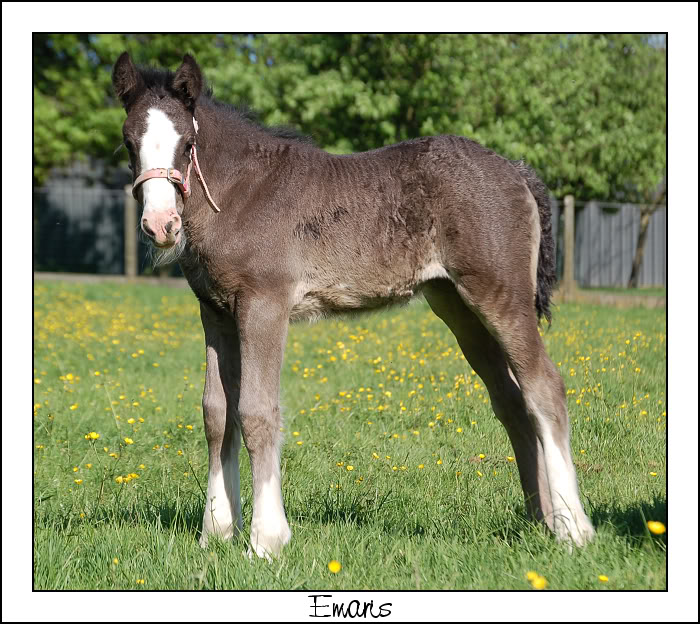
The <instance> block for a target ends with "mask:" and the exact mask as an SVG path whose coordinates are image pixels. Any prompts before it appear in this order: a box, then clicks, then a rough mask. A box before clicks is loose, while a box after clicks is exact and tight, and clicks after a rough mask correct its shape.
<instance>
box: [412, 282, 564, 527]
mask: <svg viewBox="0 0 700 624" xmlns="http://www.w3.org/2000/svg"><path fill="white" fill-rule="evenodd" d="M424 294H425V298H426V300H427V301H428V303H429V304H430V307H431V308H432V310H433V312H435V314H437V316H439V317H440V318H441V319H442V320H443V321H444V322H445V324H446V325H447V326H448V327H449V328H450V330H451V331H452V333H453V334H454V335H455V338H457V342H458V343H459V346H460V347H461V349H462V352H463V353H464V356H465V357H466V358H467V360H468V361H469V363H470V364H471V366H472V367H473V368H474V370H475V371H476V372H477V373H478V375H479V376H480V377H481V378H482V379H483V380H484V383H485V384H486V387H487V388H488V391H489V396H490V397H491V405H492V406H493V411H494V413H495V414H496V417H497V418H498V420H500V421H501V423H503V425H504V426H505V428H506V431H507V433H508V437H509V438H510V441H511V444H512V445H513V450H514V451H515V457H516V459H517V465H518V471H519V472H520V482H521V484H522V487H523V492H524V494H525V505H526V507H527V510H528V512H529V513H530V515H531V516H532V517H533V518H534V519H537V520H545V521H546V522H547V523H548V524H549V527H550V528H552V529H553V528H554V527H553V524H552V517H551V513H552V503H551V499H550V495H549V482H548V481H547V472H546V469H545V464H544V456H543V453H542V446H541V445H540V444H539V441H538V439H537V436H536V435H535V432H534V430H533V428H532V425H531V424H530V421H529V419H528V417H527V412H526V410H525V402H524V400H523V396H522V393H521V392H520V387H519V386H518V384H517V382H516V381H515V380H514V378H513V377H512V375H511V374H510V372H509V370H508V364H507V362H506V359H505V357H504V356H503V351H502V350H501V347H500V346H499V344H498V342H496V340H495V338H494V337H493V336H492V335H491V334H490V333H489V332H488V330H487V329H486V328H485V327H484V325H483V324H482V323H481V321H480V320H479V318H478V317H477V316H476V315H475V314H474V313H473V312H472V311H471V310H470V309H469V308H468V307H467V306H466V305H465V303H464V302H463V301H462V299H461V298H460V296H459V295H458V294H457V291H456V290H455V287H454V285H453V284H452V282H449V281H448V280H434V281H432V282H429V283H428V284H427V285H426V287H425V289H424Z"/></svg>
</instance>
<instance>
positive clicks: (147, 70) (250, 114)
mask: <svg viewBox="0 0 700 624" xmlns="http://www.w3.org/2000/svg"><path fill="white" fill-rule="evenodd" d="M138 70H139V72H140V73H141V77H142V78H143V81H144V83H145V85H146V88H147V89H148V90H149V91H152V92H154V93H155V94H156V95H159V96H165V95H171V96H172V95H173V86H172V85H173V79H174V78H175V74H174V73H173V72H172V71H170V70H169V69H160V68H158V67H150V66H148V67H142V66H139V67H138ZM197 103H198V105H200V106H207V107H211V108H216V109H217V112H219V114H222V115H225V116H227V117H229V118H230V119H232V120H234V121H243V122H246V123H249V124H251V125H253V126H255V127H256V128H258V129H259V130H262V131H263V132H265V133H266V134H269V135H270V136H273V137H275V138H278V139H287V140H291V141H298V142H299V143H306V144H309V145H314V140H313V138H312V137H310V136H308V135H305V134H303V133H301V132H299V130H297V129H296V128H292V127H289V126H284V125H282V126H266V125H265V124H264V123H263V122H262V121H261V120H260V114H259V113H258V112H257V111H255V110H253V109H252V108H250V107H249V106H248V105H247V104H246V103H243V102H241V103H239V104H237V105H235V106H234V105H232V104H229V103H228V102H222V101H221V100H217V99H215V98H214V91H213V89H212V88H211V86H209V85H208V84H207V83H206V82H205V83H204V85H203V88H202V94H201V95H200V96H199V98H198V100H197Z"/></svg>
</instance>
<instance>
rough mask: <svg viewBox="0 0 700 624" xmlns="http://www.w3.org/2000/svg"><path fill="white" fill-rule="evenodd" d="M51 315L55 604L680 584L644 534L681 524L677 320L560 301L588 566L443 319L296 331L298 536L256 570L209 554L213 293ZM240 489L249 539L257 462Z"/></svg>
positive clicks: (291, 344)
mask: <svg viewBox="0 0 700 624" xmlns="http://www.w3.org/2000/svg"><path fill="white" fill-rule="evenodd" d="M34 310H35V311H34V341H35V343H34V367H35V369H34V384H35V385H34V449H33V452H34V458H35V461H34V505H35V517H34V521H35V526H34V569H35V575H34V583H35V588H36V589H200V588H201V589H213V588H216V589H304V590H310V589H328V590H332V589H335V590H340V589H386V590H391V589H530V588H532V587H533V585H531V583H530V582H529V581H528V580H527V579H526V574H527V573H528V572H529V571H535V572H537V574H539V575H541V576H542V577H544V578H546V584H545V583H544V582H542V583H540V585H541V586H546V588H547V589H548V590H556V589H600V590H607V589H664V588H665V587H666V534H663V535H652V534H651V533H650V532H649V530H648V529H647V525H646V522H647V521H648V520H656V521H659V522H662V523H664V524H666V523H667V520H666V419H667V418H666V394H665V390H666V388H665V377H666V356H665V353H666V326H665V311H664V310H647V309H628V310H619V309H606V308H602V307H594V306H584V305H576V306H574V305H569V306H567V305H562V306H560V307H558V308H557V309H556V311H555V320H554V324H553V326H552V328H551V329H550V330H549V331H547V332H545V334H544V339H545V342H546V344H547V348H548V350H549V353H550V355H551V357H552V359H553V360H554V362H555V363H556V364H557V365H558V366H559V367H560V370H561V373H562V375H563V378H564V381H565V384H566V386H567V389H568V401H569V410H570V416H571V430H572V449H573V451H574V461H575V463H576V466H577V470H578V476H579V483H580V487H581V492H582V496H583V501H584V506H585V507H586V510H587V512H588V513H589V514H590V516H591V518H592V520H593V523H594V525H595V526H596V528H597V531H598V535H597V538H596V539H595V541H594V542H593V543H592V544H590V545H589V546H587V547H586V548H583V549H577V550H575V551H574V552H573V553H572V554H570V553H569V552H568V549H567V547H566V546H565V545H562V544H559V543H557V542H556V541H555V540H554V539H553V538H552V537H551V536H550V535H548V534H547V533H546V532H544V531H543V530H542V529H541V528H540V527H539V526H536V525H533V524H531V523H529V522H528V521H527V520H526V518H525V516H524V504H523V500H522V491H521V488H520V483H519V479H518V476H517V468H516V466H515V464H514V463H513V462H512V461H510V455H512V449H511V447H510V444H509V442H508V439H507V437H506V434H505V431H504V430H503V428H502V427H501V425H500V424H499V423H498V422H497V421H496V419H495V417H494V416H493V414H492V412H491V408H490V405H489V398H488V394H487V392H486V391H485V388H484V386H483V384H482V382H481V380H480V379H479V377H478V376H476V375H475V374H474V373H473V371H472V370H471V368H470V367H469V366H468V364H467V363H466V362H465V361H464V359H463V357H462V355H461V352H460V351H459V350H458V349H457V346H456V342H455V341H454V339H453V338H452V335H451V334H450V333H449V332H448V330H447V329H446V328H445V327H444V326H443V325H442V323H441V322H440V321H439V320H438V319H437V318H436V317H434V316H433V315H432V313H431V312H430V310H429V309H428V307H427V304H425V303H424V302H417V303H415V304H413V305H411V306H408V307H407V308H403V309H398V310H397V309H394V310H390V311H386V312H382V313H378V314H373V315H367V316H360V317H355V318H345V319H340V320H333V321H325V322H322V323H319V324H317V325H313V326H309V325H295V326H292V328H291V329H290V333H289V341H288V345H287V351H286V358H285V363H284V369H283V379H282V381H283V396H282V405H283V411H284V414H285V424H284V434H285V440H286V443H285V446H284V449H283V452H282V470H283V493H284V498H285V505H286V509H287V515H288V519H289V522H290V526H291V528H292V533H293V536H292V542H291V543H290V544H289V545H288V546H287V547H286V548H285V550H284V551H283V554H282V556H281V557H280V558H279V559H277V560H275V561H273V562H269V563H268V562H266V561H264V560H260V561H258V560H256V561H249V560H248V559H247V558H246V557H245V556H244V553H245V550H246V545H245V540H244V538H240V539H238V540H237V541H234V542H220V541H216V540H213V541H210V545H209V548H208V550H202V549H200V547H199V545H198V543H197V537H198V531H199V527H200V523H201V518H202V512H203V509H204V494H203V492H204V491H206V479H207V453H206V441H205V438H204V432H203V425H202V410H201V396H202V386H203V381H204V368H205V365H204V342H203V333H202V328H201V324H200V321H199V312H198V305H197V303H196V300H195V299H194V296H193V295H192V294H191V293H190V292H189V291H188V290H178V289H168V288H159V287H152V286H116V285H79V284H69V283H48V282H37V283H36V285H35V309H34ZM91 434H92V435H91ZM241 480H242V496H243V505H244V517H245V522H246V525H247V526H249V524H250V515H251V497H250V495H251V484H250V469H249V463H248V458H247V455H246V453H245V451H243V452H242V458H241ZM332 560H337V561H339V562H340V563H341V565H342V568H341V569H340V571H339V572H337V573H333V572H331V571H330V570H329V567H328V564H329V562H330V561H332ZM601 575H604V577H607V580H600V579H599V576H601Z"/></svg>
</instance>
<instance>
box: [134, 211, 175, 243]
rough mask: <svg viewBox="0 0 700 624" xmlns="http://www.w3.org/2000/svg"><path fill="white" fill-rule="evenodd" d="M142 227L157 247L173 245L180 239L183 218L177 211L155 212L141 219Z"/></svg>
mask: <svg viewBox="0 0 700 624" xmlns="http://www.w3.org/2000/svg"><path fill="white" fill-rule="evenodd" d="M141 229H142V230H143V232H144V234H146V236H148V237H149V238H150V239H151V240H152V241H153V244H154V245H155V246H156V247H172V246H173V245H175V244H176V243H177V241H178V237H179V235H180V230H181V229H182V219H181V218H180V215H179V214H177V212H176V213H162V212H153V213H149V214H148V216H144V217H143V218H142V219H141Z"/></svg>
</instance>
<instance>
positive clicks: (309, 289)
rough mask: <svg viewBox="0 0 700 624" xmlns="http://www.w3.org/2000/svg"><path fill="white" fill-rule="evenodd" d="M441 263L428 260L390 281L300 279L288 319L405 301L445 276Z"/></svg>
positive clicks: (377, 306) (308, 318) (306, 318)
mask: <svg viewBox="0 0 700 624" xmlns="http://www.w3.org/2000/svg"><path fill="white" fill-rule="evenodd" d="M446 277H448V274H447V272H446V271H445V269H444V268H443V267H442V265H441V264H438V263H431V264H429V265H426V266H425V267H422V268H421V269H419V270H417V271H415V272H414V273H412V274H411V275H410V276H409V277H404V278H401V277H397V278H395V279H393V280H391V281H388V280H387V281H384V280H383V281H382V282H378V281H376V280H372V279H369V278H368V279H367V280H366V281H363V282H361V281H359V280H357V281H354V282H343V281H340V280H338V281H337V283H333V284H325V285H317V284H313V283H306V282H299V283H298V284H297V287H296V291H295V293H294V302H293V306H292V311H291V314H290V320H291V321H303V320H307V321H313V320H316V319H319V318H322V317H326V316H332V315H334V314H342V313H347V312H360V311H362V310H374V309H377V308H381V307H385V306H391V305H401V304H405V303H408V302H409V301H410V300H411V299H412V298H413V297H414V296H416V295H417V294H418V293H419V292H420V289H421V286H422V285H423V284H424V283H425V282H427V281H428V280H430V279H435V278H446Z"/></svg>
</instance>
